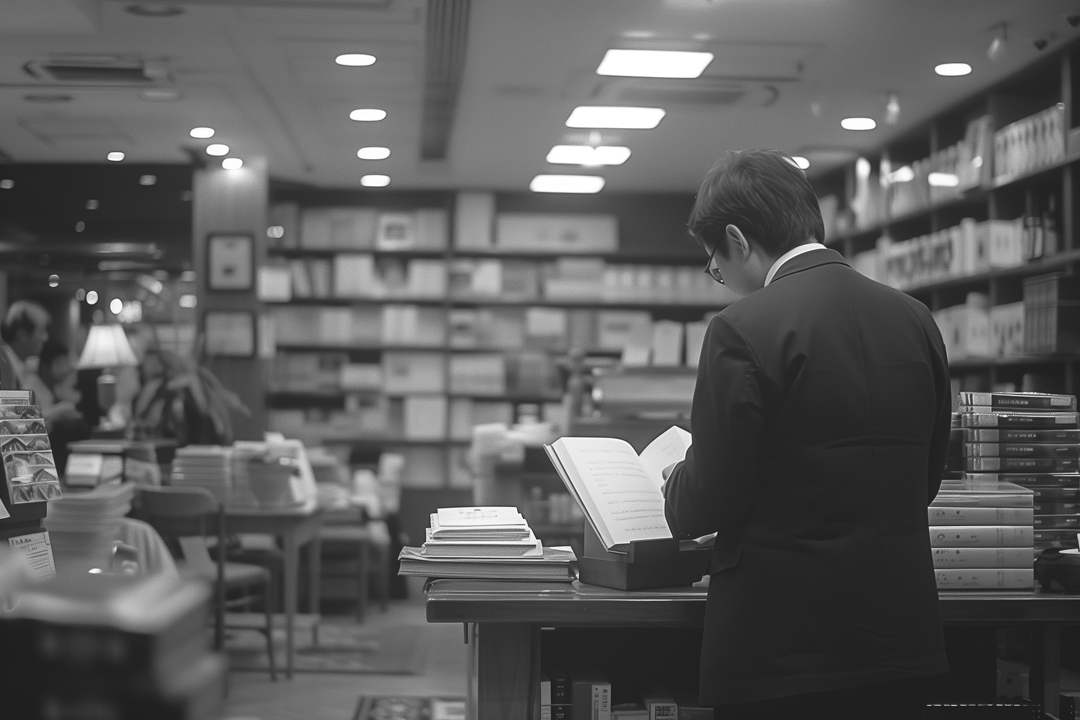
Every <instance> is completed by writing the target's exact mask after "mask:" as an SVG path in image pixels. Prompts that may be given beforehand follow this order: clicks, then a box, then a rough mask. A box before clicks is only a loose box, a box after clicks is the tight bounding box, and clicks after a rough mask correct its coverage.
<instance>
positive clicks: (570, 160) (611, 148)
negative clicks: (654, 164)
mask: <svg viewBox="0 0 1080 720" xmlns="http://www.w3.org/2000/svg"><path fill="white" fill-rule="evenodd" d="M629 157H630V148H628V147H623V146H621V145H598V146H596V147H593V146H591V145H556V146H555V147H553V148H551V150H550V151H548V154H547V161H548V162H549V163H553V164H556V165H587V166H598V165H622V164H623V163H624V162H626V161H627V159H628V158H629Z"/></svg>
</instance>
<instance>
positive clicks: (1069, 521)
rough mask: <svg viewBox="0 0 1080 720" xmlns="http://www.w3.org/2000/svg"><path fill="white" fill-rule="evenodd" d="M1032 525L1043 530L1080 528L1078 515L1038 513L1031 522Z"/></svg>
mask: <svg viewBox="0 0 1080 720" xmlns="http://www.w3.org/2000/svg"><path fill="white" fill-rule="evenodd" d="M1032 526H1033V527H1036V528H1039V529H1045V530H1063V529H1065V528H1080V516H1078V515H1039V516H1037V517H1036V518H1035V521H1034V522H1033V523H1032Z"/></svg>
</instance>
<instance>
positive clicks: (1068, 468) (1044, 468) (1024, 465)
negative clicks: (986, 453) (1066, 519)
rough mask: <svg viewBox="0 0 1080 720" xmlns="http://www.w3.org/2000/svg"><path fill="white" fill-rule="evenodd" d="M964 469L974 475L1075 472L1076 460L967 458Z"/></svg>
mask: <svg viewBox="0 0 1080 720" xmlns="http://www.w3.org/2000/svg"><path fill="white" fill-rule="evenodd" d="M964 468H965V469H966V470H967V471H968V472H976V473H979V472H983V473H985V472H1010V471H1016V470H1030V471H1032V472H1045V473H1062V472H1075V471H1076V469H1077V459H1076V458H1074V457H967V458H964Z"/></svg>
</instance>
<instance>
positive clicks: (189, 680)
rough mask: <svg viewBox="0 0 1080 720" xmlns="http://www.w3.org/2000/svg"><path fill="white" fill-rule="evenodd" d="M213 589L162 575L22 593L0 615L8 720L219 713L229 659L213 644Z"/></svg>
mask: <svg viewBox="0 0 1080 720" xmlns="http://www.w3.org/2000/svg"><path fill="white" fill-rule="evenodd" d="M209 600H210V589H209V587H207V586H206V585H204V584H203V583H198V582H194V581H184V580H179V579H177V578H175V577H170V576H168V575H166V574H157V575H153V576H151V577H148V578H144V579H138V580H136V579H133V578H130V577H113V576H108V575H88V574H85V573H83V574H81V575H71V576H68V577H66V578H63V577H62V578H57V579H55V580H51V581H49V582H46V583H42V584H39V585H34V586H32V587H31V588H29V589H27V590H25V591H23V592H21V593H20V594H19V597H18V602H17V603H16V604H15V608H14V610H12V611H11V612H10V613H7V614H6V615H4V616H3V618H2V619H0V646H2V647H3V648H4V652H3V653H2V654H0V676H2V677H3V678H4V688H5V690H4V713H3V716H4V717H5V718H6V717H11V718H91V717H93V718H110V719H114V720H142V719H143V718H158V719H162V720H168V719H170V718H183V719H184V720H213V719H214V718H218V717H220V712H221V710H222V704H223V696H224V690H225V662H224V660H223V659H222V657H221V656H220V655H217V654H215V653H212V652H210V650H209V647H208V645H209V643H208V641H207V634H206V632H205V629H206V622H207V619H208V616H209Z"/></svg>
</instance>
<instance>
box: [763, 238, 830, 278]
mask: <svg viewBox="0 0 1080 720" xmlns="http://www.w3.org/2000/svg"><path fill="white" fill-rule="evenodd" d="M827 249H828V248H826V247H825V246H824V245H822V244H821V243H819V242H810V243H803V244H802V245H796V246H795V247H793V248H791V249H790V250H788V251H787V252H786V253H784V254H783V255H781V256H780V257H778V258H776V262H774V263H773V264H772V267H771V268H769V274H768V275H766V276H765V284H764V285H762V287H769V283H771V282H772V281H773V278H774V277H776V272H777V270H779V269H780V266H781V265H783V264H784V263H786V262H787V261H788V260H790V259H791V258H794V257H798V256H800V255H802V254H803V253H807V252H810V251H811V250H827Z"/></svg>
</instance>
